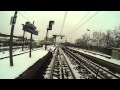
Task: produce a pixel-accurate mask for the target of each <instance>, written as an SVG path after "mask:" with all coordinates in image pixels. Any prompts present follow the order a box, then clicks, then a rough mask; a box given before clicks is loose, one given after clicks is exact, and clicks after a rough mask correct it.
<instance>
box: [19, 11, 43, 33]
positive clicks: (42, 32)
mask: <svg viewBox="0 0 120 90" xmlns="http://www.w3.org/2000/svg"><path fill="white" fill-rule="evenodd" d="M24 13H25V14H26V15H27V16H28V17H29V18H31V19H32V21H34V19H33V18H32V17H31V16H30V15H29V14H28V13H27V12H25V11H24ZM20 14H21V13H20ZM22 16H23V17H24V18H25V19H26V20H28V19H27V18H26V17H25V16H24V15H22ZM36 24H37V25H38V23H37V22H36ZM38 26H39V25H38ZM38 29H40V30H41V32H42V33H43V34H45V32H44V31H43V30H42V29H41V28H38Z"/></svg>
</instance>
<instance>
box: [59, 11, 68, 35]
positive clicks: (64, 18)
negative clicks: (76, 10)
mask: <svg viewBox="0 0 120 90" xmlns="http://www.w3.org/2000/svg"><path fill="white" fill-rule="evenodd" d="M66 17H67V11H65V15H64V19H63V24H62V28H61V32H60V35H61V34H62V31H63V28H64V24H65V20H66Z"/></svg>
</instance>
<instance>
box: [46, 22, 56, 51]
mask: <svg viewBox="0 0 120 90" xmlns="http://www.w3.org/2000/svg"><path fill="white" fill-rule="evenodd" d="M52 25H54V21H49V25H48V28H47V32H46V45H45V50H46V49H47V37H48V30H52Z"/></svg>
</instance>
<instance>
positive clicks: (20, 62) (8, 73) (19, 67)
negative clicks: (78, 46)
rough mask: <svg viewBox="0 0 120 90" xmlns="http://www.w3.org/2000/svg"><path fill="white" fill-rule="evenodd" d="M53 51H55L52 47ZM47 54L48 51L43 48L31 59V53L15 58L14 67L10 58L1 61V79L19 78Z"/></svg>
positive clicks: (34, 53)
mask: <svg viewBox="0 0 120 90" xmlns="http://www.w3.org/2000/svg"><path fill="white" fill-rule="evenodd" d="M49 49H50V47H49ZM51 49H52V50H53V48H52V47H51ZM18 52H19V50H18ZM47 53H48V51H47V50H46V51H45V50H44V48H41V49H39V50H36V51H33V52H32V57H31V58H29V53H25V54H22V55H19V56H15V57H13V63H14V66H13V67H11V66H10V61H9V58H6V59H3V60H0V79H15V78H17V77H19V75H20V74H22V73H23V72H24V71H26V70H27V69H28V68H29V67H30V66H32V65H33V64H34V63H35V62H37V61H38V60H39V59H41V58H42V57H43V56H45V55H46V54H47Z"/></svg>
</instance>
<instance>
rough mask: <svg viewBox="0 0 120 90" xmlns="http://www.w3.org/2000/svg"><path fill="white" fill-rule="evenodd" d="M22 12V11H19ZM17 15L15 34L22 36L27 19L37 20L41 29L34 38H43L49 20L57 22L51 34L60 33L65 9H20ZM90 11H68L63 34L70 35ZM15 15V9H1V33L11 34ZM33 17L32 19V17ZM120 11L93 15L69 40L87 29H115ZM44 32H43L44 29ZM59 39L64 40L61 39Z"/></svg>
mask: <svg viewBox="0 0 120 90" xmlns="http://www.w3.org/2000/svg"><path fill="white" fill-rule="evenodd" d="M19 12H20V13H19ZM19 12H18V17H17V23H16V25H15V30H14V35H16V36H20V35H22V33H23V30H22V25H21V24H24V23H25V22H26V21H28V20H29V21H30V22H33V20H34V21H35V26H36V27H37V29H38V30H39V31H40V32H39V35H38V36H33V38H37V39H41V40H42V39H43V38H44V37H45V33H46V27H47V25H48V22H49V20H54V21H55V24H54V26H53V30H52V31H49V36H50V37H51V36H52V34H60V31H61V27H62V23H63V18H64V14H65V11H25V12H24V11H19ZM87 12H88V11H68V13H67V17H66V21H65V25H64V28H63V31H62V34H64V35H69V32H71V31H73V30H72V28H73V27H74V26H75V25H76V24H77V23H78V22H79V20H80V19H81V18H83V16H84V15H85V14H86V13H87ZM96 12H97V11H92V12H90V14H89V15H88V16H87V17H86V18H85V19H84V20H82V21H81V23H80V24H79V25H81V24H82V23H83V22H84V21H86V20H87V19H88V18H90V17H91V16H92V15H93V14H94V13H96ZM20 14H22V15H23V16H24V17H25V18H26V19H28V20H26V19H25V18H23V17H22V16H21V15H20ZM13 15H14V11H0V33H4V34H10V29H11V26H10V18H11V16H13ZM29 16H30V17H32V19H33V20H32V19H31V18H30V17H29ZM119 17H120V11H101V12H100V13H98V14H97V15H96V16H95V17H93V18H92V19H91V20H90V21H88V22H87V23H86V24H85V25H83V27H81V28H79V29H78V30H77V31H75V32H74V33H73V34H71V35H70V36H69V37H68V41H70V38H71V37H72V41H74V40H75V39H77V38H79V37H81V36H82V35H83V34H84V33H88V32H87V29H90V30H91V33H92V32H93V31H96V30H102V31H103V32H105V31H106V30H108V29H112V30H113V29H114V28H115V27H118V26H120V20H119ZM41 30H42V31H43V32H44V33H43V32H42V31H41ZM27 37H28V38H29V37H30V34H29V33H27ZM58 40H59V41H64V40H60V39H58Z"/></svg>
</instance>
